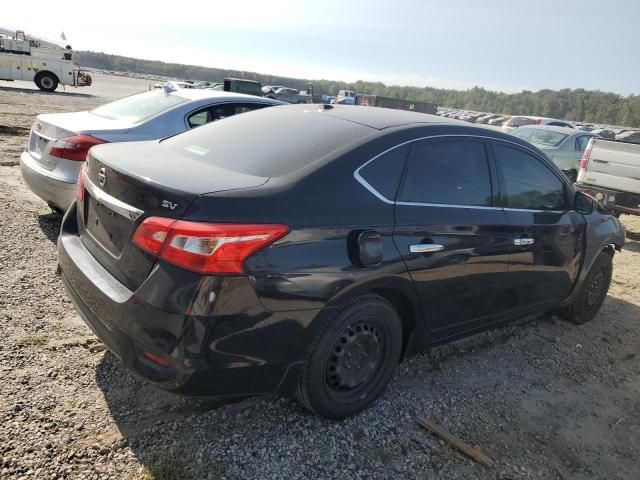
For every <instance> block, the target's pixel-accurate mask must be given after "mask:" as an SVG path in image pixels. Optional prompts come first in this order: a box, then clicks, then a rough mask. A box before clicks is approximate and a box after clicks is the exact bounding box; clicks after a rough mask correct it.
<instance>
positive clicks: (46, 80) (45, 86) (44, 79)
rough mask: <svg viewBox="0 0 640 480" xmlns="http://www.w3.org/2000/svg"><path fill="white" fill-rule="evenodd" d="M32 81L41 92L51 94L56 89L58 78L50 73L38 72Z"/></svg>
mask: <svg viewBox="0 0 640 480" xmlns="http://www.w3.org/2000/svg"><path fill="white" fill-rule="evenodd" d="M33 81H34V82H35V84H36V86H37V87H38V88H39V89H40V90H42V91H43V92H53V91H54V90H55V89H56V88H58V83H59V80H58V77H56V76H55V75H54V74H53V73H51V72H40V73H39V74H37V75H36V78H34V79H33Z"/></svg>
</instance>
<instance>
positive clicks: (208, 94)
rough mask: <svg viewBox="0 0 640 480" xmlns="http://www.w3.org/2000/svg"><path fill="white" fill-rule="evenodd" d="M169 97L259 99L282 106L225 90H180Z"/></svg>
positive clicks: (263, 98) (254, 96)
mask: <svg viewBox="0 0 640 480" xmlns="http://www.w3.org/2000/svg"><path fill="white" fill-rule="evenodd" d="M169 95H175V96H177V97H182V98H186V99H187V100H206V99H216V100H217V99H220V100H252V101H256V100H257V99H260V100H264V101H265V102H267V103H273V104H274V105H281V102H277V101H274V100H270V99H268V98H265V97H257V96H256V95H247V94H245V93H236V92H225V91H223V90H209V89H205V88H180V89H178V90H175V91H172V92H171V93H169Z"/></svg>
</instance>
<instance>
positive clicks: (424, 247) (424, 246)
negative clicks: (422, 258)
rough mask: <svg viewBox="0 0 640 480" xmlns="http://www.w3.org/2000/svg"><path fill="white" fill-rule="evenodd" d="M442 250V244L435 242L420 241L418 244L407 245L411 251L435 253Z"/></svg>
mask: <svg viewBox="0 0 640 480" xmlns="http://www.w3.org/2000/svg"><path fill="white" fill-rule="evenodd" d="M443 250H444V246H443V245H438V244H437V243H420V244H418V245H409V251H410V252H411V253H436V252H441V251H443Z"/></svg>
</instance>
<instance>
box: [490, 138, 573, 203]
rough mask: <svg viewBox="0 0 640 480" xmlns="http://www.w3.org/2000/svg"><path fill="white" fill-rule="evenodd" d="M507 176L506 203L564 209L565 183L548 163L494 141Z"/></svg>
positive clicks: (501, 165) (496, 155) (505, 186)
mask: <svg viewBox="0 0 640 480" xmlns="http://www.w3.org/2000/svg"><path fill="white" fill-rule="evenodd" d="M493 148H494V152H495V158H496V162H497V163H498V167H499V168H500V170H501V171H502V178H503V180H504V188H505V190H506V192H504V196H505V198H506V205H505V207H508V208H517V209H526V210H563V209H564V208H565V206H566V202H565V194H564V185H563V183H562V181H561V180H560V179H559V178H558V177H557V176H556V175H555V174H554V173H553V172H552V171H551V169H549V168H548V167H547V166H546V165H544V164H543V163H542V161H541V160H538V159H537V158H536V157H534V156H533V155H529V154H528V153H525V152H523V151H522V150H519V149H517V148H513V147H508V146H506V145H502V144H499V143H496V144H494V147H493Z"/></svg>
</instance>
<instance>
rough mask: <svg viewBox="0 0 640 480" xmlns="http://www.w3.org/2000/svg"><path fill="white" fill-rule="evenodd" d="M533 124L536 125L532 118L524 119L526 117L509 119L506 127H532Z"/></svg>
mask: <svg viewBox="0 0 640 480" xmlns="http://www.w3.org/2000/svg"><path fill="white" fill-rule="evenodd" d="M534 123H536V121H535V120H533V119H532V118H526V117H511V118H510V119H509V120H508V121H507V126H508V127H520V126H522V125H533V124H534Z"/></svg>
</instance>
